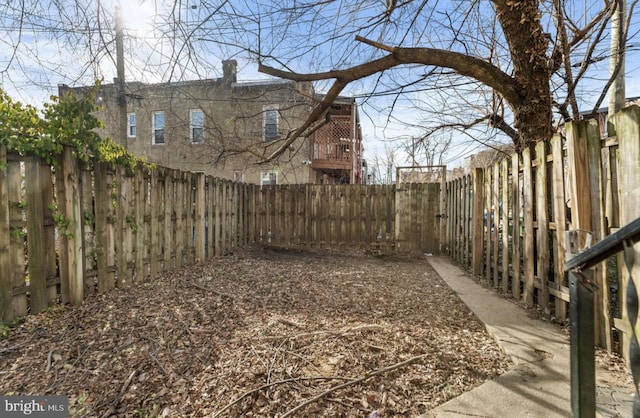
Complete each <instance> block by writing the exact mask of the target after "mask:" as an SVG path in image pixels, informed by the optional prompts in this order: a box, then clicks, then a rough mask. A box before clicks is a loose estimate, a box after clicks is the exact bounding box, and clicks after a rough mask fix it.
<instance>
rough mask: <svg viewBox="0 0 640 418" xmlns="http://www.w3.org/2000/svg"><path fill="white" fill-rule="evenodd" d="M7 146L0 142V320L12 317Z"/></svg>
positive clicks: (7, 319) (9, 319) (8, 319)
mask: <svg viewBox="0 0 640 418" xmlns="http://www.w3.org/2000/svg"><path fill="white" fill-rule="evenodd" d="M6 173H7V148H6V147H5V146H4V145H2V144H0V321H11V320H12V319H13V283H12V280H11V257H10V256H9V245H11V238H10V236H11V235H10V234H11V227H10V223H9V192H8V182H7V175H6Z"/></svg>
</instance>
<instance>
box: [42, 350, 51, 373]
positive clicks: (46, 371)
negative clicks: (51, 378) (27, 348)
mask: <svg viewBox="0 0 640 418" xmlns="http://www.w3.org/2000/svg"><path fill="white" fill-rule="evenodd" d="M51 357H53V350H49V354H48V355H47V368H46V369H45V370H44V372H45V373H48V372H49V370H51Z"/></svg>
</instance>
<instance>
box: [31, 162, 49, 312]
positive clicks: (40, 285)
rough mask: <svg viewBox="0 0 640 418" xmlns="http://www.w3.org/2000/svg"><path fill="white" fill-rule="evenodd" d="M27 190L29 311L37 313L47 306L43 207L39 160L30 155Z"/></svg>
mask: <svg viewBox="0 0 640 418" xmlns="http://www.w3.org/2000/svg"><path fill="white" fill-rule="evenodd" d="M25 177H26V178H28V179H29V181H26V182H25V184H26V192H27V246H28V256H29V279H30V280H29V293H30V295H31V299H30V305H31V313H39V312H41V311H42V310H43V309H44V308H46V307H47V306H48V304H49V303H48V301H47V278H46V277H45V275H46V269H45V255H44V225H43V223H44V222H43V219H44V207H43V202H42V195H41V190H42V177H41V176H40V160H39V159H38V158H36V157H30V158H28V159H27V161H26V163H25Z"/></svg>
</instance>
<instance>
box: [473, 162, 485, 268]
mask: <svg viewBox="0 0 640 418" xmlns="http://www.w3.org/2000/svg"><path fill="white" fill-rule="evenodd" d="M483 201H484V172H483V170H482V169H481V168H476V169H475V171H474V173H473V245H472V251H473V275H474V276H481V275H482V247H483V236H484V230H483V229H484V228H483V225H484V222H483V220H484V206H483Z"/></svg>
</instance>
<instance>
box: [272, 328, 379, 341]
mask: <svg viewBox="0 0 640 418" xmlns="http://www.w3.org/2000/svg"><path fill="white" fill-rule="evenodd" d="M383 329H384V327H383V326H382V325H378V324H364V325H356V326H355V327H347V328H342V329H338V330H335V329H334V330H327V331H314V332H305V333H302V334H296V335H292V336H289V335H279V336H278V335H274V336H272V337H262V339H264V340H277V339H280V338H285V339H288V340H294V339H296V338H302V337H310V336H316V335H322V334H328V335H337V336H343V335H347V334H349V333H351V332H357V331H363V332H367V331H382V330H383Z"/></svg>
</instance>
